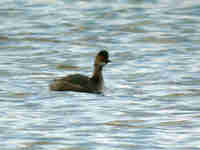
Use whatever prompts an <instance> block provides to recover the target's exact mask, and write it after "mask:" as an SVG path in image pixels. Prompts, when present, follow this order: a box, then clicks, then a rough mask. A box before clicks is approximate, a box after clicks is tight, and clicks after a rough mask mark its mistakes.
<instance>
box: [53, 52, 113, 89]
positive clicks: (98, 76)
mask: <svg viewBox="0 0 200 150" xmlns="http://www.w3.org/2000/svg"><path fill="white" fill-rule="evenodd" d="M109 62H110V60H109V54H108V52H107V51H105V50H102V51H100V52H99V53H98V54H97V56H96V59H95V63H94V72H93V75H92V77H87V76H84V75H81V74H74V75H69V76H66V77H62V78H59V79H55V80H54V81H53V83H52V84H51V85H50V89H51V90H54V91H77V92H89V93H101V92H102V91H103V86H104V81H103V75H102V70H103V67H104V66H105V65H106V64H107V63H109Z"/></svg>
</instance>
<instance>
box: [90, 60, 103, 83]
mask: <svg viewBox="0 0 200 150" xmlns="http://www.w3.org/2000/svg"><path fill="white" fill-rule="evenodd" d="M102 70H103V66H100V65H99V64H94V72H93V75H92V79H94V80H95V81H101V80H103V75H102Z"/></svg>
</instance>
